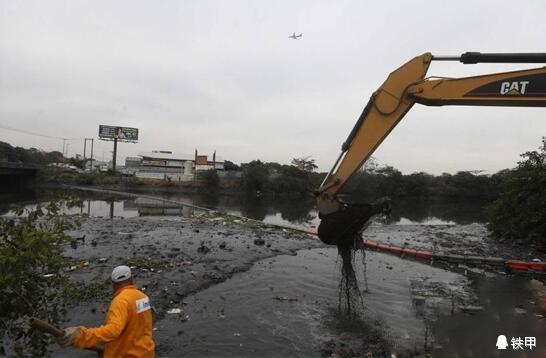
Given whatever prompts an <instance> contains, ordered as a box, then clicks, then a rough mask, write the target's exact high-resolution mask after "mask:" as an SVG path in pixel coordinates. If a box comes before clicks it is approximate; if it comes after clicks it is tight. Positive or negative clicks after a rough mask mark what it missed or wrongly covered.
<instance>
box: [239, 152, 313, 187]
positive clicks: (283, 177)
mask: <svg viewBox="0 0 546 358" xmlns="http://www.w3.org/2000/svg"><path fill="white" fill-rule="evenodd" d="M313 162H314V161H313ZM241 167H242V170H243V181H242V188H243V190H244V191H246V192H259V193H264V194H274V195H287V194H290V195H310V194H311V193H312V192H313V190H315V189H316V188H317V187H318V185H319V183H320V180H321V178H322V177H323V175H322V174H318V173H313V172H312V171H310V170H302V169H299V168H298V167H296V166H293V165H281V164H278V163H264V162H261V161H259V160H253V161H251V162H250V163H246V164H242V165H241ZM306 168H308V169H309V168H310V167H306Z"/></svg>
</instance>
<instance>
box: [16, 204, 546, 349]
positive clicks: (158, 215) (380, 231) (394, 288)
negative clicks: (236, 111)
mask: <svg viewBox="0 0 546 358" xmlns="http://www.w3.org/2000/svg"><path fill="white" fill-rule="evenodd" d="M138 200H139V199H136V200H135V199H126V200H124V199H121V198H117V199H116V200H113V201H112V200H111V201H110V202H105V201H102V200H91V199H89V201H84V202H83V205H82V206H81V207H80V208H72V209H70V210H71V211H78V210H79V211H81V212H85V211H86V210H88V211H89V213H90V214H91V216H94V217H92V218H90V219H88V222H87V223H86V222H84V223H83V226H82V229H80V231H79V232H75V233H73V235H74V236H75V237H77V236H79V235H81V234H82V233H83V232H85V234H86V238H85V242H82V243H81V244H78V245H79V246H78V247H76V248H68V249H67V255H69V256H70V257H73V258H75V259H82V260H83V259H85V260H88V261H89V262H90V263H91V264H90V265H89V267H86V268H83V269H81V270H76V271H74V272H72V273H71V275H72V279H74V280H82V281H89V280H91V281H92V280H98V281H100V280H101V279H102V280H104V278H105V277H107V274H108V270H110V269H111V266H112V265H114V264H115V263H116V261H119V260H121V259H122V258H123V257H124V256H130V255H131V254H133V255H134V254H135V252H136V253H138V254H139V255H140V256H142V257H144V256H148V257H150V258H151V261H152V262H157V263H158V264H157V266H158V267H160V266H161V264H162V263H163V264H165V263H170V264H172V263H173V262H175V263H176V265H178V266H176V268H177V269H176V270H173V269H169V268H168V267H162V270H163V272H162V273H161V272H157V271H161V269H157V268H156V271H155V272H150V270H149V269H150V268H148V270H146V269H140V270H139V269H138V268H137V269H136V271H137V283H138V284H139V285H148V287H149V288H148V290H149V291H148V292H149V294H150V295H151V296H152V300H153V301H154V303H157V306H158V309H157V312H158V313H157V314H156V319H155V322H154V337H155V339H156V343H157V344H158V350H157V352H158V356H165V357H177V356H188V357H190V356H191V357H193V356H249V357H250V356H271V357H279V356H300V357H308V356H321V355H323V356H330V355H332V354H335V353H336V352H337V353H338V354H339V353H340V352H341V353H343V352H345V353H347V354H348V353H354V354H355V355H359V354H360V355H362V356H365V354H372V356H379V357H381V356H387V357H388V356H392V355H394V356H423V355H424V354H425V353H429V354H431V355H432V356H434V357H436V356H438V357H444V356H445V357H489V356H492V357H494V356H501V355H499V351H498V350H497V349H496V347H495V343H496V341H497V337H498V336H499V335H500V334H504V335H505V336H506V337H508V340H510V338H512V337H518V336H519V337H536V342H537V344H536V347H534V348H533V349H532V350H531V349H529V348H527V347H526V349H525V350H520V351H514V350H512V349H508V350H506V351H501V352H500V353H502V356H507V357H510V356H514V357H544V356H546V351H545V348H546V344H545V343H546V338H544V337H546V329H545V325H544V321H543V320H542V317H541V315H540V312H539V311H538V308H537V306H536V305H535V302H534V301H535V300H536V298H535V297H533V296H532V294H531V292H530V290H529V289H528V288H527V283H528V282H529V278H528V277H526V276H519V275H506V274H505V273H503V272H499V271H496V270H494V269H483V268H480V267H466V266H465V265H456V266H450V267H445V266H437V267H436V265H428V264H424V263H421V262H416V261H411V260H407V259H402V258H399V257H395V256H391V255H386V254H382V253H378V252H370V251H366V252H365V258H364V260H361V257H360V255H361V253H357V254H356V255H357V259H356V260H355V262H356V266H355V270H356V277H357V279H358V280H359V286H360V288H361V289H363V290H364V291H365V292H364V293H363V301H364V320H365V321H366V326H367V327H366V328H362V327H360V328H359V327H356V328H355V327H347V326H344V325H343V324H341V323H340V322H341V320H340V318H339V317H338V316H337V314H336V312H337V302H338V289H339V279H340V265H341V262H340V259H339V256H338V254H337V249H336V248H335V247H326V246H324V245H322V244H320V243H318V242H316V241H314V240H305V239H292V238H285V236H287V235H288V234H287V233H285V232H283V231H281V232H271V233H270V232H267V231H265V233H261V232H260V231H263V230H256V229H252V230H250V229H248V228H244V227H241V228H239V227H238V226H239V225H240V224H239V223H237V222H235V223H234V222H233V221H231V222H228V223H227V224H226V225H224V224H225V223H223V222H218V221H216V219H215V218H212V219H199V216H197V217H198V219H197V220H201V221H200V222H198V223H195V220H196V219H195V215H196V213H195V212H194V211H193V210H191V208H187V207H186V208H181V207H178V208H174V207H173V208H171V207H169V205H167V204H165V203H162V202H161V201H160V200H159V201H158V202H157V203H155V204H151V203H146V201H143V200H140V206H139V201H138ZM112 202H113V204H112ZM26 204H28V205H31V204H32V203H29V202H26ZM218 206H219V207H221V206H222V204H221V203H220V205H218ZM112 207H113V212H112V213H113V216H114V218H113V219H108V216H109V214H110V212H111V208H112ZM232 207H233V206H232ZM395 207H396V206H395ZM177 210H178V212H177ZM233 211H235V212H236V211H237V208H235V209H233ZM245 211H246V212H248V208H239V212H240V213H245ZM259 212H260V213H261V214H260V215H257V216H258V219H260V216H263V217H262V218H261V219H262V220H265V219H266V217H268V218H269V219H268V220H274V218H279V217H280V219H282V220H285V219H283V216H284V217H286V215H282V214H281V215H279V212H278V211H277V212H275V210H269V209H265V210H261V211H259ZM264 212H265V213H266V214H265V215H263V213H264ZM74 213H76V212H74ZM162 215H167V216H162ZM122 217H124V219H122ZM309 217H311V220H309ZM313 220H314V218H313V211H312V209H311V210H309V211H308V212H307V213H306V217H305V219H302V220H292V221H291V220H285V221H287V222H289V223H290V224H292V225H296V226H297V225H301V224H302V222H304V224H306V225H308V226H313V225H315V224H314V221H313ZM265 221H267V220H265ZM461 222H462V224H461ZM86 225H87V226H86ZM196 231H198V232H196ZM127 235H131V236H132V238H130V239H127V238H126V237H125V236H127ZM364 235H365V237H366V238H369V239H373V240H377V241H381V242H388V243H393V244H407V245H410V246H412V247H419V248H427V249H434V250H439V251H442V252H447V253H463V252H472V253H474V254H484V253H490V252H492V253H494V254H497V255H498V256H505V257H506V256H507V255H508V254H509V252H510V251H507V249H506V248H502V247H499V246H497V245H494V244H493V243H492V242H490V241H489V239H487V231H486V229H485V228H484V226H483V224H481V223H479V222H476V223H471V219H468V218H464V219H463V220H461V219H460V216H458V215H453V216H452V217H450V216H449V215H447V216H446V215H443V216H442V217H441V218H437V217H434V216H432V215H430V216H426V217H425V218H424V220H416V218H415V217H412V216H411V215H408V217H406V216H403V215H400V216H399V218H398V220H397V221H395V222H394V223H391V224H385V223H381V222H374V223H373V224H372V225H370V227H369V228H368V230H367V231H366V232H365V233H364ZM257 238H258V239H259V238H263V239H265V243H266V244H267V245H269V246H270V247H267V246H265V245H264V246H257V244H256V242H257V241H256V240H257ZM124 240H126V241H125V242H124ZM93 243H94V244H93ZM97 243H98V244H97ZM200 245H201V246H200ZM203 246H205V247H210V248H211V251H210V252H207V253H203V250H201V251H199V248H200V247H203ZM222 246H223V247H224V248H223V249H222ZM226 246H227V248H226ZM170 248H177V249H179V250H180V251H172V252H171V251H170ZM226 249H230V250H231V251H228V250H226ZM105 250H107V251H109V252H108V253H105V252H104V251H105ZM162 250H163V251H162ZM171 253H176V255H178V256H176V255H175V256H172V255H171ZM512 253H513V254H518V255H520V257H518V258H524V257H521V255H524V254H525V252H523V251H517V250H514V251H512ZM230 255H231V256H230ZM101 256H106V258H107V264H106V265H105V264H102V265H98V264H94V263H96V262H98V260H99V258H100V257H101ZM171 256H172V259H171ZM177 259H179V261H176V260H177ZM169 260H171V261H169ZM173 260H174V261H173ZM362 262H364V263H365V267H364V266H363V264H362ZM180 265H182V266H180ZM184 265H186V266H184ZM137 266H138V265H137ZM140 266H145V265H142V264H141V265H140ZM184 267H187V268H188V269H183V268H184ZM152 269H153V268H152ZM214 275H217V276H216V277H215V276H214ZM203 277H207V281H206V282H205V281H203V279H202V278H203ZM197 278H199V279H197ZM153 284H155V285H157V286H158V287H159V288H160V289H161V291H162V294H161V295H157V297H154V296H153V295H152V294H151V291H152V290H153ZM175 288H176V289H175ZM366 288H367V289H366ZM165 289H168V290H170V291H168V292H170V293H166V292H167V290H165ZM173 291H175V292H174V293H172V292H173ZM108 301H109V299H108V297H106V298H104V297H103V298H100V299H97V298H94V299H90V300H89V301H87V302H83V303H82V304H80V305H78V306H76V307H73V308H72V309H71V310H70V311H69V313H68V316H67V321H66V325H70V324H85V325H96V324H100V323H102V321H103V320H104V311H105V307H107V305H108ZM169 312H171V313H169ZM370 326H371V328H372V329H373V330H374V331H373V332H370V331H366V329H368V330H369V329H370ZM52 353H53V355H54V356H59V357H61V356H73V355H74V354H78V355H79V356H85V355H86V354H87V353H85V352H77V351H73V350H60V349H57V348H55V347H52ZM89 356H92V355H89Z"/></svg>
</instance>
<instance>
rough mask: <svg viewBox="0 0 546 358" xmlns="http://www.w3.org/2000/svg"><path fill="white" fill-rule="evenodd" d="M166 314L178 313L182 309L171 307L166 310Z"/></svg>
mask: <svg viewBox="0 0 546 358" xmlns="http://www.w3.org/2000/svg"><path fill="white" fill-rule="evenodd" d="M167 313H168V314H180V313H182V309H181V308H171V309H170V310H168V311H167Z"/></svg>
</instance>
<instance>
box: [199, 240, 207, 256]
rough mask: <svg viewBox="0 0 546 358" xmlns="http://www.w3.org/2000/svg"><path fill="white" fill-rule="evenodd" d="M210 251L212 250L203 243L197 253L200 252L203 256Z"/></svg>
mask: <svg viewBox="0 0 546 358" xmlns="http://www.w3.org/2000/svg"><path fill="white" fill-rule="evenodd" d="M209 251H210V248H209V247H208V246H206V245H205V243H204V242H202V243H201V246H199V247H198V248H197V252H199V253H201V254H206V253H207V252H209Z"/></svg>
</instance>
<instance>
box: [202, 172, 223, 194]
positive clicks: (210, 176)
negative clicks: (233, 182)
mask: <svg viewBox="0 0 546 358" xmlns="http://www.w3.org/2000/svg"><path fill="white" fill-rule="evenodd" d="M198 178H199V180H200V181H201V183H203V187H204V188H205V189H211V190H215V189H218V186H219V185H220V178H219V177H218V173H216V170H215V169H210V170H205V171H203V172H200V173H199V174H198Z"/></svg>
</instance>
